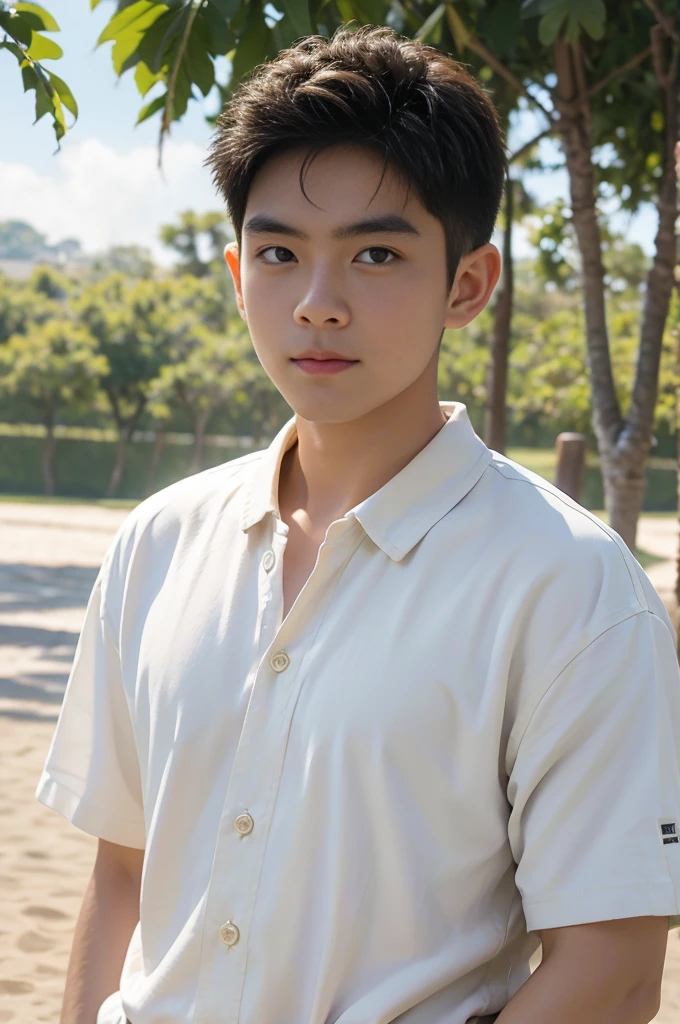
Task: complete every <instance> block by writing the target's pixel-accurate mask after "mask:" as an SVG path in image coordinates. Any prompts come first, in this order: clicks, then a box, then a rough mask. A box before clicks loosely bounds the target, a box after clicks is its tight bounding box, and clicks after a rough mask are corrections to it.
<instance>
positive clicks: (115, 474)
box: [106, 426, 125, 498]
mask: <svg viewBox="0 0 680 1024" xmlns="http://www.w3.org/2000/svg"><path fill="white" fill-rule="evenodd" d="M124 472H125V434H124V431H123V428H122V426H119V428H118V437H117V438H116V458H115V461H114V463H113V469H112V471H111V476H110V477H109V484H108V487H107V488H106V497H107V498H112V497H113V495H114V494H116V493H117V491H118V488H119V487H120V482H121V480H122V479H123V473H124Z"/></svg>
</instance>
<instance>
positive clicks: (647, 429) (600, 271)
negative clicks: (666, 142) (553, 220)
mask: <svg viewBox="0 0 680 1024" xmlns="http://www.w3.org/2000/svg"><path fill="white" fill-rule="evenodd" d="M555 68H556V71H557V79H558V95H557V97H556V107H557V109H558V111H559V114H560V121H559V124H558V132H559V135H560V137H561V142H562V147H563V149H564V154H565V159H566V165H567V171H568V174H569V187H570V194H571V208H572V218H573V223H574V230H575V232H576V236H577V240H578V246H579V251H580V255H581V261H582V272H583V293H584V304H585V318H586V338H587V345H588V363H589V368H590V381H591V391H592V404H593V426H594V429H595V434H596V436H597V441H598V447H599V451H600V459H601V465H602V478H603V484H604V494H605V505H606V508H607V512H608V513H609V522H610V525H611V526H612V527H613V529H614V530H616V531H617V533H619V534H620V535H621V537H623V539H624V540H625V542H626V544H628V546H629V547H630V548H631V549H632V550H634V548H635V537H636V531H637V521H638V518H639V515H640V511H641V509H642V500H643V497H644V486H645V466H646V462H647V456H648V453H649V446H650V441H651V436H652V426H653V422H654V407H655V404H656V389H657V387H658V369H659V352H660V345H661V335H660V331H659V323H661V324H662V326H661V331H663V322H665V318H666V314H667V310H668V305H667V304H666V307H665V310H664V309H663V292H664V285H663V282H664V272H663V269H662V268H663V265H664V264H665V262H667V256H665V255H664V243H663V238H664V236H665V232H666V231H667V227H666V219H665V218H666V213H665V208H662V206H661V205H660V207H659V214H660V224H659V228H660V232H661V239H659V236H657V242H659V241H661V248H662V252H661V253H659V252H658V251H657V254H656V256H655V260H654V267H652V270H651V271H650V275H649V279H648V287H650V285H651V289H652V291H651V294H649V293H648V296H647V302H646V304H645V310H646V326H645V327H644V328H643V331H642V333H641V338H640V351H639V358H638V365H637V370H636V379H635V386H634V390H633V400H632V404H631V410H630V415H629V420H628V421H624V419H623V416H622V415H621V410H620V408H619V404H618V400H617V397H616V391H615V388H614V380H613V375H612V367H611V359H610V353H609V337H608V333H607V323H606V309H605V291H604V267H603V265H602V245H601V237H600V229H599V225H598V219H597V205H596V187H595V175H594V170H593V163H592V133H591V128H590V109H589V107H588V103H587V101H586V100H585V98H584V93H585V82H584V74H583V66H582V58H581V52H580V49H579V48H578V46H571V45H569V44H567V43H565V42H564V41H563V40H557V41H556V43H555ZM669 159H672V151H671V153H670V154H666V162H668V160H669ZM665 179H666V172H665V173H664V182H665ZM672 219H673V218H672V216H671V220H672ZM662 221H663V222H664V223H663V225H662V223H661V222H662ZM671 275H672V268H671ZM659 301H661V303H662V308H661V310H660V311H659V315H658V316H656V315H653V314H652V310H651V306H652V305H653V304H654V303H655V302H659ZM657 347H658V351H657Z"/></svg>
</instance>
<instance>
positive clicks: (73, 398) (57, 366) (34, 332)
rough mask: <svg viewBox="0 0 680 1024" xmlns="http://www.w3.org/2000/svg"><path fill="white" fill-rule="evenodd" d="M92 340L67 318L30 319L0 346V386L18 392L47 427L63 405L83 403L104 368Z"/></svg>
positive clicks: (91, 396)
mask: <svg viewBox="0 0 680 1024" xmlns="http://www.w3.org/2000/svg"><path fill="white" fill-rule="evenodd" d="M107 369H108V367H107V363H106V359H105V358H104V357H103V356H101V355H98V354H97V345H96V341H95V339H94V338H93V337H92V335H91V334H89V333H88V332H87V331H86V330H85V329H84V328H83V327H79V326H78V325H76V324H74V323H73V321H72V320H71V319H65V318H64V319H51V320H49V321H48V322H46V323H43V324H36V325H33V326H32V327H31V329H30V330H29V331H28V333H26V334H15V335H13V336H12V337H11V338H10V339H9V341H8V342H7V343H6V345H5V346H4V347H3V348H2V349H0V389H2V390H4V391H7V392H9V393H10V394H20V395H21V396H23V397H24V398H25V399H26V401H27V402H29V403H31V404H32V405H34V406H35V407H36V408H37V409H38V410H39V412H40V414H41V418H42V420H43V422H44V423H45V424H46V425H49V426H51V425H52V423H53V422H54V416H55V413H56V412H57V410H58V409H59V408H60V407H61V406H63V405H74V404H76V405H83V404H86V403H87V402H89V401H90V400H91V399H92V398H93V397H94V394H95V393H96V390H97V386H98V381H99V378H100V377H101V376H102V375H103V374H105V373H106V372H107Z"/></svg>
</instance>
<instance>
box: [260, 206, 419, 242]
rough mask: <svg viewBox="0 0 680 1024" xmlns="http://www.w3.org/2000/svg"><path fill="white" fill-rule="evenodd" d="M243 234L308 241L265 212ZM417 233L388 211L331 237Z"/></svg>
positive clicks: (341, 227)
mask: <svg viewBox="0 0 680 1024" xmlns="http://www.w3.org/2000/svg"><path fill="white" fill-rule="evenodd" d="M243 230H244V234H247V235H287V236H288V237H290V238H300V239H302V241H308V240H309V236H308V235H306V234H305V233H304V231H300V229H299V228H295V227H293V226H292V224H284V223H283V221H280V220H276V218H275V217H269V216H267V215H266V214H262V213H258V214H255V215H254V216H253V217H251V218H250V220H249V221H248V222H247V223H246V225H245V227H244V229H243ZM376 234H394V235H418V236H420V231H418V229H417V228H416V227H415V226H414V225H413V224H411V222H410V221H408V220H406V219H405V218H404V217H400V216H399V215H398V214H396V213H388V214H385V215H384V216H382V217H371V218H369V219H368V220H359V221H355V222H354V223H353V224H343V225H341V226H340V227H339V228H335V230H334V231H332V232H331V237H332V238H336V239H342V238H354V237H355V236H356V235H376Z"/></svg>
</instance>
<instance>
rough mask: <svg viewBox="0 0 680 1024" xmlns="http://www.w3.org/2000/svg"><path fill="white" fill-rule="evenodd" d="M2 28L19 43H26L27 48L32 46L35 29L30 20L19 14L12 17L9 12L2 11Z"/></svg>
mask: <svg viewBox="0 0 680 1024" xmlns="http://www.w3.org/2000/svg"><path fill="white" fill-rule="evenodd" d="M0 27H2V28H4V30H5V32H8V33H9V34H10V36H12V38H13V39H16V40H17V42H19V43H24V44H25V45H26V46H30V45H31V38H32V36H33V28H32V27H31V23H30V20H29V19H28V18H24V17H23V16H22V15H19V14H15V15H12V14H10V13H9V12H8V11H0Z"/></svg>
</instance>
